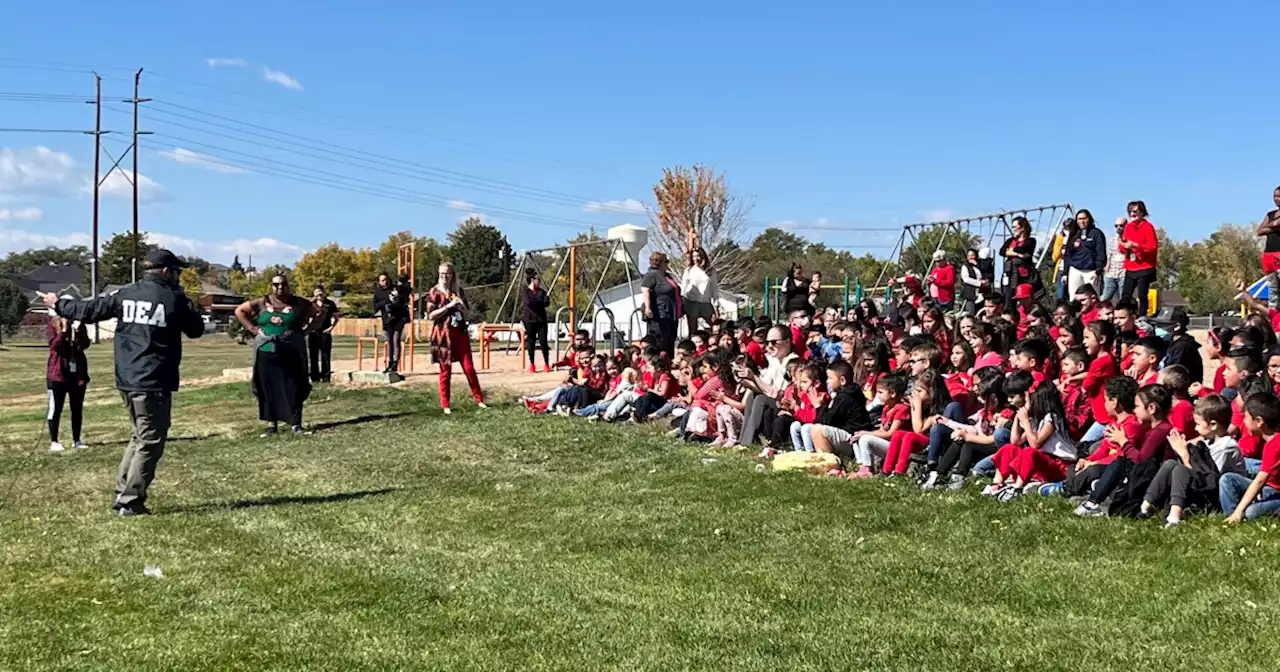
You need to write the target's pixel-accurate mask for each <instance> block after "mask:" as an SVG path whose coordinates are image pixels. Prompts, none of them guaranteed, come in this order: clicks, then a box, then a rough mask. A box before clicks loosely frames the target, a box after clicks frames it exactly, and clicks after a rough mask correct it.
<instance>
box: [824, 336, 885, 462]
mask: <svg viewBox="0 0 1280 672" xmlns="http://www.w3.org/2000/svg"><path fill="white" fill-rule="evenodd" d="M827 386H828V387H829V388H830V389H831V392H832V394H831V400H830V401H828V402H827V403H826V404H825V405H824V406H823V407H822V408H819V409H818V417H817V419H816V421H815V422H814V424H813V430H812V432H813V433H812V435H811V437H812V438H813V448H814V450H816V451H817V452H819V453H835V454H836V455H838V456H840V457H841V458H843V459H849V458H851V457H853V445H854V442H855V439H854V437H855V436H856V435H857V434H858V432H865V431H867V430H869V429H871V416H870V415H869V414H868V413H867V397H866V396H865V395H863V394H862V387H861V386H860V385H858V382H857V381H855V380H854V379H853V367H852V366H850V365H849V363H848V362H846V361H844V360H836V361H834V362H832V363H830V364H828V365H827Z"/></svg>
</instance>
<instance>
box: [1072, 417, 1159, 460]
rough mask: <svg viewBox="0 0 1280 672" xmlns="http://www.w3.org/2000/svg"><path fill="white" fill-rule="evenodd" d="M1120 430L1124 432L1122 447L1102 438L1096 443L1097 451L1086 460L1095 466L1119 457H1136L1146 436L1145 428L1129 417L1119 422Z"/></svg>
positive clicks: (1136, 419) (1134, 418)
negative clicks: (1130, 455) (1132, 455)
mask: <svg viewBox="0 0 1280 672" xmlns="http://www.w3.org/2000/svg"><path fill="white" fill-rule="evenodd" d="M1120 428H1121V429H1123V430H1124V438H1125V441H1124V445H1117V444H1115V443H1112V442H1111V440H1110V439H1106V438H1104V439H1102V441H1100V442H1099V443H1098V448H1097V450H1094V451H1093V454H1092V455H1090V456H1089V457H1088V458H1086V459H1088V460H1089V461H1090V462H1094V463H1096V464H1111V463H1112V462H1115V461H1116V458H1118V457H1120V456H1121V455H1126V454H1134V455H1136V454H1137V453H1138V451H1140V450H1141V448H1142V441H1143V439H1145V438H1146V436H1147V426H1146V425H1144V424H1142V423H1141V422H1138V418H1136V417H1134V416H1132V415H1130V416H1129V417H1127V418H1125V419H1124V420H1122V421H1121V422H1120Z"/></svg>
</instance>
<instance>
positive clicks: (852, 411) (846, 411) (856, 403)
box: [816, 385, 871, 434]
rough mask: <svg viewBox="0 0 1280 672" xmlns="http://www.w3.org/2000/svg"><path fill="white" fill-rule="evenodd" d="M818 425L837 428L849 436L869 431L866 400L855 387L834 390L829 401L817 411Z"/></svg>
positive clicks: (869, 424) (869, 420)
mask: <svg viewBox="0 0 1280 672" xmlns="http://www.w3.org/2000/svg"><path fill="white" fill-rule="evenodd" d="M816 424H819V425H826V426H828V427H839V428H840V429H843V430H844V431H846V432H849V433H850V434H853V433H854V432H865V431H867V430H869V429H871V417H870V416H869V415H867V398H866V397H865V396H863V394H862V388H861V387H859V386H857V385H845V386H844V387H842V388H840V389H838V390H836V393H835V395H834V396H832V397H831V401H830V402H828V403H827V405H825V406H823V407H822V408H820V409H818V415H817V422H816Z"/></svg>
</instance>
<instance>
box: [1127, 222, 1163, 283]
mask: <svg viewBox="0 0 1280 672" xmlns="http://www.w3.org/2000/svg"><path fill="white" fill-rule="evenodd" d="M1120 240H1121V241H1129V242H1131V243H1134V244H1135V247H1134V248H1133V249H1131V250H1124V270H1126V271H1129V272H1134V271H1146V270H1150V269H1152V268H1155V267H1156V260H1157V255H1158V254H1159V252H1158V248H1159V242H1158V241H1157V240H1156V227H1154V226H1152V225H1151V222H1148V221H1147V220H1146V218H1143V219H1139V220H1137V221H1135V222H1129V223H1128V224H1126V225H1125V227H1124V231H1122V232H1121V233H1120Z"/></svg>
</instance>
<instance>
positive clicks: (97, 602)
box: [89, 597, 102, 604]
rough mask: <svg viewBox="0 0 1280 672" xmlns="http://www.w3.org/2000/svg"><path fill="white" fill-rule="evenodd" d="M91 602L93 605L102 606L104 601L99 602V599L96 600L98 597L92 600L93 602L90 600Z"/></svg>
mask: <svg viewBox="0 0 1280 672" xmlns="http://www.w3.org/2000/svg"><path fill="white" fill-rule="evenodd" d="M89 601H90V602H92V603H94V604H102V600H99V599H98V598H96V597H95V598H94V599H92V600H89Z"/></svg>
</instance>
